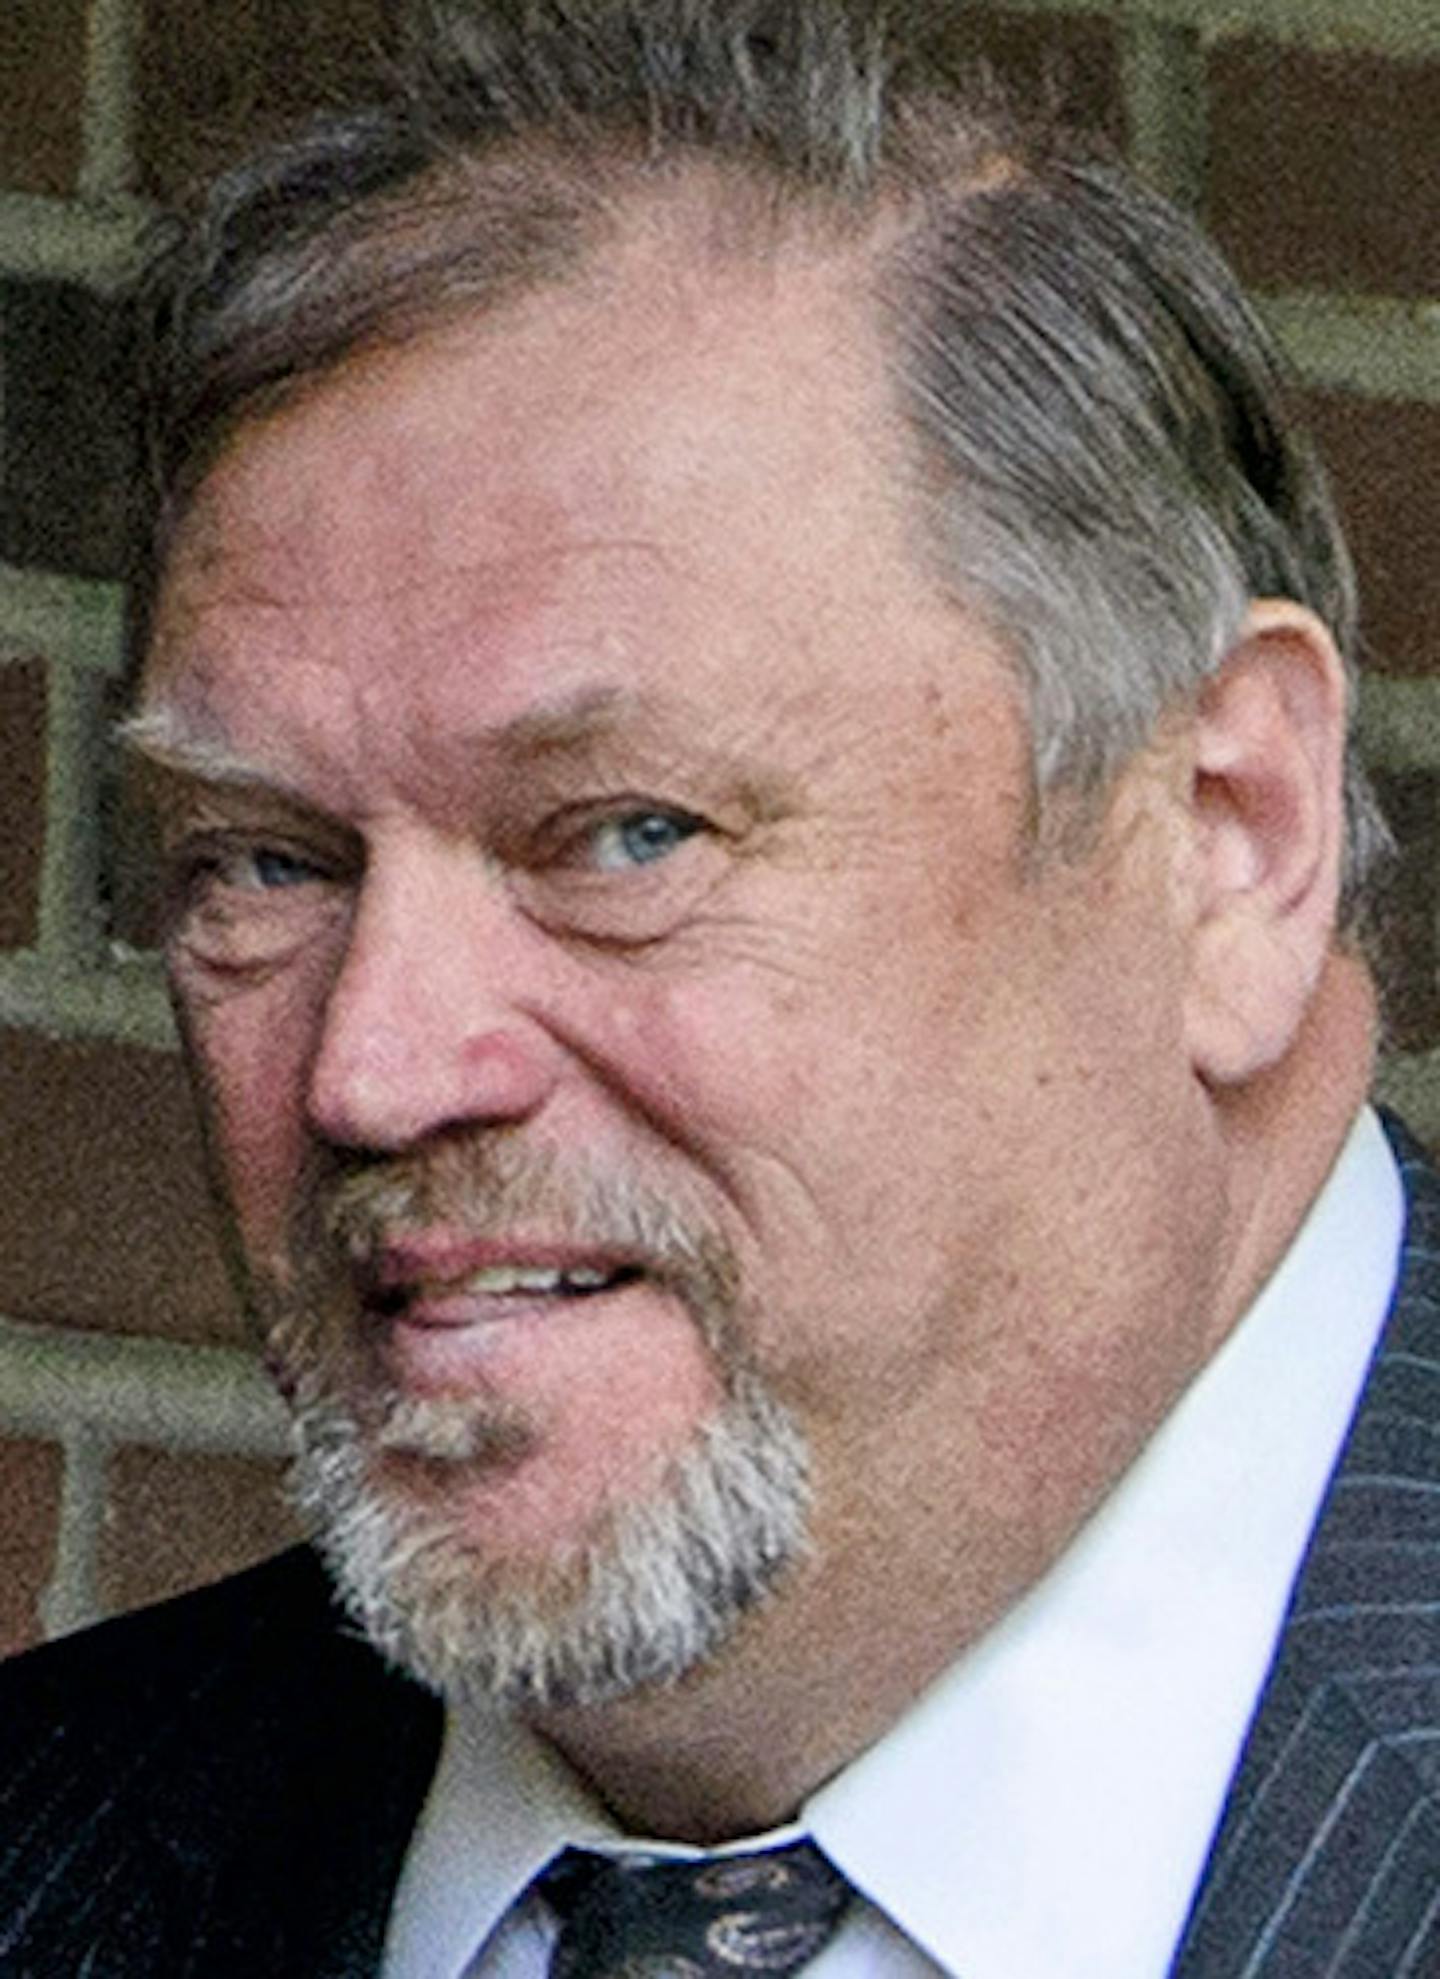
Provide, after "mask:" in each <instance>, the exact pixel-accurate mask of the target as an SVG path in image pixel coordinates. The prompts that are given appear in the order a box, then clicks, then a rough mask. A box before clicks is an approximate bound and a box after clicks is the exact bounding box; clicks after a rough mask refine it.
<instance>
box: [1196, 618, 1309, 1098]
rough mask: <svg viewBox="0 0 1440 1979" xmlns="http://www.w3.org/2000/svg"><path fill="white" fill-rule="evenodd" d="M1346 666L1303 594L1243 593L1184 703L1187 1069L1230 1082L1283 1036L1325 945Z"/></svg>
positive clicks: (1271, 1059)
mask: <svg viewBox="0 0 1440 1979" xmlns="http://www.w3.org/2000/svg"><path fill="white" fill-rule="evenodd" d="M1345 719H1346V682H1345V669H1344V666H1343V664H1342V662H1341V659H1340V656H1339V654H1338V653H1337V651H1336V649H1335V642H1334V640H1333V639H1332V638H1331V636H1330V634H1329V632H1328V631H1327V630H1326V628H1325V626H1324V625H1323V624H1322V623H1321V621H1320V620H1319V619H1318V618H1316V617H1315V615H1314V614H1313V613H1312V612H1310V611H1307V610H1306V609H1305V608H1304V607H1303V606H1302V605H1297V604H1294V603H1291V602H1289V601H1288V600H1279V599H1265V600H1261V601H1259V602H1257V603H1255V604H1253V605H1252V606H1251V608H1250V611H1249V612H1248V614H1247V616H1246V620H1245V624H1244V627H1243V629H1242V631H1241V635H1240V638H1239V639H1238V640H1237V641H1236V644H1235V646H1234V647H1233V649H1232V650H1231V652H1230V653H1229V654H1228V656H1227V657H1226V660H1225V663H1224V665H1223V666H1222V667H1221V669H1220V671H1219V673H1218V674H1216V676H1215V677H1214V678H1213V679H1212V680H1211V681H1210V682H1209V683H1208V684H1207V686H1206V687H1205V689H1204V691H1203V692H1202V694H1201V696H1200V699H1199V703H1198V705H1197V707H1196V710H1195V716H1194V730H1193V755H1192V756H1191V759H1190V773H1191V776H1192V787H1191V793H1190V802H1191V826H1192V830H1193V834H1194V837H1193V849H1194V853H1195V867H1194V872H1195V875H1196V882H1197V883H1196V888H1195V892H1194V895H1193V896H1192V897H1193V900H1194V910H1195V921H1194V926H1193V930H1192V939H1193V946H1192V950H1191V957H1190V962H1191V967H1190V974H1189V984H1188V993H1187V1001H1186V1026H1187V1042H1188V1045H1189V1049H1190V1054H1191V1061H1192V1063H1193V1065H1194V1067H1195V1070H1196V1072H1197V1074H1198V1075H1199V1076H1200V1078H1202V1079H1203V1080H1205V1081H1206V1083H1207V1084H1210V1085H1212V1086H1226V1085H1238V1084H1241V1083H1243V1082H1244V1081H1245V1080H1247V1079H1250V1078H1253V1077H1254V1076H1255V1075H1256V1074H1257V1073H1259V1072H1261V1071H1263V1070H1264V1069H1265V1068H1266V1067H1267V1066H1269V1065H1272V1064H1274V1063H1276V1062H1277V1061H1278V1060H1279V1059H1280V1058H1281V1057H1283V1056H1284V1054H1285V1052H1286V1051H1287V1050H1288V1049H1289V1047H1290V1045H1291V1043H1292V1042H1293V1040H1294V1038H1295V1035H1296V1033H1297V1031H1298V1030H1299V1027H1300V1023H1301V1020H1302V1019H1303V1017H1304V1015H1305V1012H1306V1009H1307V1007H1308V1005H1309V1001H1310V997H1311V994H1312V992H1313V990H1314V988H1315V985H1316V983H1317V981H1318V979H1319V975H1320V971H1321V968H1322V966H1323V964H1324V961H1325V958H1326V955H1327V954H1328V953H1329V950H1330V947H1331V944H1332V941H1333V938H1334V925H1335V911H1336V902H1337V900H1338V897H1339V871H1340V854H1341V843H1342V838H1343V833H1344V796H1343V775H1344V754H1345Z"/></svg>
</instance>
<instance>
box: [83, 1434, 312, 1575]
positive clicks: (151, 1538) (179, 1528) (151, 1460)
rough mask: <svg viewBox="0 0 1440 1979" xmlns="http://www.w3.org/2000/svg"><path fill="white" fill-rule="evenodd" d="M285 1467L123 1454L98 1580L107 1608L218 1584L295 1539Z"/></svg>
mask: <svg viewBox="0 0 1440 1979" xmlns="http://www.w3.org/2000/svg"><path fill="white" fill-rule="evenodd" d="M283 1473H284V1466H283V1465H282V1464H279V1463H273V1462H259V1461H256V1460H253V1459H250V1458H244V1457H198V1456H184V1455H179V1454H177V1453H174V1452H171V1451H165V1450H142V1449H124V1450H117V1451H116V1452H115V1453H114V1455H113V1456H112V1457H111V1459H110V1467H109V1477H108V1483H109V1491H108V1497H107V1505H106V1515H105V1527H104V1531H103V1533H102V1535H101V1542H100V1559H99V1579H100V1589H101V1594H102V1598H103V1600H104V1603H105V1606H106V1608H107V1609H109V1610H119V1609H126V1608H137V1607H139V1606H141V1605H142V1604H143V1603H145V1602H147V1601H162V1600H164V1599H165V1598H166V1597H167V1596H169V1595H172V1594H181V1593H183V1592H184V1591H185V1590H186V1589H187V1588H191V1587H198V1586H200V1585H201V1584H202V1583H204V1582H206V1581H212V1580H218V1579H219V1578H220V1576H221V1575H222V1574H228V1573H234V1572H236V1571H237V1570H238V1569H239V1568H241V1567H246V1566H249V1565H250V1564H251V1563H252V1562H254V1561H256V1560H260V1559H263V1558H264V1557H265V1556H266V1555H267V1554H270V1553H275V1552H278V1551H279V1550H280V1548H281V1547H283V1546H288V1545H289V1544H290V1543H291V1542H292V1540H294V1539H295V1538H297V1537H298V1533H299V1529H298V1527H297V1525H296V1522H295V1519H294V1517H293V1515H292V1514H291V1512H290V1511H289V1510H288V1508H287V1507H286V1506H285V1504H284V1502H283V1499H282V1497H281V1492H280V1480H281V1478H282V1476H283Z"/></svg>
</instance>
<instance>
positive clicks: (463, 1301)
mask: <svg viewBox="0 0 1440 1979" xmlns="http://www.w3.org/2000/svg"><path fill="white" fill-rule="evenodd" d="M641 1275H642V1273H641V1268H640V1266H639V1265H637V1264H636V1263H634V1262H633V1261H631V1260H630V1259H626V1258H617V1257H613V1256H605V1255H602V1254H597V1253H595V1252H593V1251H589V1250H587V1251H584V1252H577V1251H574V1250H570V1249H567V1248H565V1247H561V1246H555V1245H543V1244H537V1245H532V1244H524V1245H521V1244H505V1245H499V1244H495V1243H493V1242H492V1243H483V1244H480V1243H470V1244H459V1245H456V1244H447V1243H443V1242H429V1243H426V1242H407V1243H403V1244H397V1245H393V1246H391V1247H388V1248H386V1249H384V1250H382V1251H381V1252H380V1253H379V1254H378V1256H377V1257H375V1258H374V1259H373V1260H372V1262H371V1264H370V1267H369V1269H368V1270H367V1271H365V1272H363V1273H362V1275H361V1296H362V1300H363V1303H364V1304H365V1306H366V1308H367V1309H368V1310H369V1311H371V1312H373V1313H375V1314H376V1316H377V1317H379V1318H382V1319H387V1320H399V1321H403V1322H405V1323H407V1324H409V1325H412V1326H465V1325H473V1324H477V1323H480V1322H483V1321H484V1320H486V1319H487V1318H490V1319H501V1318H506V1317H513V1316H514V1315H515V1314H516V1313H517V1312H518V1311H519V1309H521V1308H523V1307H535V1306H543V1305H546V1304H549V1303H550V1302H552V1301H553V1302H568V1301H572V1300H579V1299H591V1298H595V1297H597V1296H598V1295H600V1294H602V1293H605V1292H609V1291H614V1290H616V1289H618V1288H619V1287H620V1286H622V1285H627V1284H630V1283H633V1282H634V1280H636V1279H637V1278H639V1277H640V1276H641Z"/></svg>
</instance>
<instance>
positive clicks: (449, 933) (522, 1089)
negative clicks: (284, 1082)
mask: <svg viewBox="0 0 1440 1979" xmlns="http://www.w3.org/2000/svg"><path fill="white" fill-rule="evenodd" d="M544 942H545V937H544V936H543V934H542V933H541V931H540V930H538V929H536V928H535V927H533V926H532V925H531V924H530V923H528V922H527V921H525V919H524V917H523V916H522V915H521V914H520V913H519V912H518V910H517V909H516V908H515V906H514V904H513V903H512V902H511V900H510V899H509V897H508V894H507V892H506V890H505V887H504V883H503V879H501V878H499V877H497V876H496V875H494V874H493V873H491V872H489V871H488V870H487V869H485V868H484V867H483V866H482V865H481V863H480V861H479V859H478V858H477V857H476V856H475V855H473V854H469V853H466V852H464V851H463V850H462V851H458V852H448V851H442V850H440V849H435V848H432V849H431V850H430V851H429V852H428V854H426V855H424V856H415V857H411V858H408V859H402V858H398V857H397V858H395V859H393V860H390V861H388V862H385V861H380V860H372V863H371V866H370V868H369V869H368V870H367V872H366V874H365V876H364V879H363V881H362V882H361V886H360V894H359V898H358V901H357V903H356V906H355V909H354V913H353V918H352V921H351V925H350V930H349V940H348V944H347V946H346V949H345V953H344V956H343V959H342V960H341V962H340V965H339V968H338V970H337V973H336V975H335V977H334V979H333V981H332V983H331V985H330V988H329V992H328V995H327V997H326V1001H325V1005H324V1009H323V1014H322V1018H321V1025H320V1033H319V1038H318V1042H317V1046H316V1050H315V1054H314V1057H313V1059H312V1062H311V1070H310V1089H309V1114H310V1122H311V1125H312V1127H313V1129H314V1131H315V1132H316V1133H318V1134H319V1135H321V1136H322V1137H323V1138H324V1139H325V1140H328V1141H330V1142H331V1143H332V1144H334V1145H336V1146H343V1147H350V1148H362V1149H366V1150H368V1151H372V1152H376V1153H395V1152H399V1151H400V1150H402V1149H404V1148H407V1147H411V1146H413V1145H415V1144H416V1143H417V1142H419V1141H423V1140H425V1139H426V1138H427V1137H429V1136H430V1135H433V1134H436V1133H439V1132H442V1131H444V1130H445V1129H446V1128H450V1127H457V1126H476V1125H486V1124H490V1125H509V1124H514V1123H517V1122H519V1121H523V1120H525V1119H527V1118H529V1117H530V1116H531V1115H533V1114H535V1113H537V1112H538V1111H539V1110H540V1109H541V1108H542V1107H543V1106H544V1104H545V1101H546V1100H547V1098H548V1097H549V1095H550V1093H551V1091H552V1090H553V1089H554V1086H555V1083H556V1080H557V1078H558V1076H559V1071H560V1065H561V1060H562V1056H563V1054H562V1050H561V1047H560V1045H559V1044H558V1042H557V1041H556V1040H555V1039H554V1038H553V1037H552V1036H551V1035H550V1034H549V1033H548V1032H547V1031H546V1029H545V1026H544V1023H543V1021H542V1020H541V1018H540V1017H539V1015H538V1014H536V1012H535V1010H534V1009H532V1008H527V996H528V995H531V994H533V993H535V992H536V991H537V989H538V985H539V984H540V982H541V980H542V979H543V976H544V973H545V958H544V955H543V953H542V949H543V945H544Z"/></svg>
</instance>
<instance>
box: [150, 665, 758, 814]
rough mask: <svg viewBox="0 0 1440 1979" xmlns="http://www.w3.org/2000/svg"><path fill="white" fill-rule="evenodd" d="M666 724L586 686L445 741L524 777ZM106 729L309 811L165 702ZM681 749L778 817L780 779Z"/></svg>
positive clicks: (307, 803)
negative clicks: (545, 767) (551, 763)
mask: <svg viewBox="0 0 1440 1979" xmlns="http://www.w3.org/2000/svg"><path fill="white" fill-rule="evenodd" d="M676 726H677V725H676V723H675V718H674V712H673V711H672V710H670V709H667V708H666V706H665V705H664V702H663V700H662V701H659V702H657V701H656V700H655V699H654V697H652V696H649V695H638V694H635V693H633V692H631V691H629V690H627V689H624V688H619V687H606V686H595V687H584V688H580V689H577V690H576V691H575V692H574V693H573V694H570V695H566V696H562V697H560V698H559V699H557V700H556V701H555V703H554V704H553V705H550V706H542V707H538V708H532V709H527V710H526V711H525V713H523V714H520V715H516V716H513V717H512V718H511V719H510V720H508V721H505V722H502V723H498V724H497V725H495V726H494V727H491V728H486V729H483V730H481V731H479V732H478V733H477V734H476V735H475V736H473V737H466V738H454V737H449V738H446V740H447V741H448V742H450V743H451V744H452V746H453V745H454V744H455V743H456V742H457V741H458V743H459V746H460V747H462V748H463V749H464V750H465V752H466V753H467V754H473V755H474V756H475V757H476V759H477V761H478V760H484V759H489V760H490V761H491V762H492V763H493V764H494V765H496V766H497V767H499V768H500V769H501V771H502V774H508V775H521V776H524V775H525V774H526V773H527V772H528V773H532V774H533V773H534V772H535V771H537V770H540V769H541V768H542V767H543V765H544V764H545V763H546V762H547V761H551V762H553V761H558V760H562V759H564V758H566V757H586V756H594V757H600V758H603V757H604V756H605V755H606V754H607V752H608V751H610V750H612V749H613V750H615V751H617V752H618V751H623V750H625V749H626V748H627V745H633V744H634V742H635V740H636V738H637V737H639V738H643V739H648V740H650V741H652V742H659V743H661V744H662V745H669V746H671V747H674V743H673V741H672V738H673V736H674V734H675V731H676ZM115 734H116V740H117V741H118V743H119V744H120V745H121V747H122V748H123V749H124V750H125V752H126V753H127V755H129V756H130V757H131V758H133V759H135V760H136V761H137V762H138V764H140V765H141V766H142V767H144V768H149V769H152V770H159V771H162V772H167V773H168V774H169V775H171V776H173V777H177V778H179V779H182V780H184V781H187V782H190V783H194V784H197V785H200V786H203V787H206V788H209V789H212V790H221V789H230V790H237V791H245V792H251V793H254V794H256V795H261V796H268V797H272V798H275V799H279V800H282V801H283V802H285V803H286V804H290V805H294V806H296V807H298V808H301V809H305V810H310V809H313V798H312V797H311V796H310V795H309V793H307V792H306V791H305V790H304V789H303V788H301V787H300V786H299V785H298V784H296V783H295V782H294V781H292V780H291V779H290V778H288V777H286V776H285V775H284V774H283V772H280V771H277V770H276V769H275V768H274V767H273V766H272V765H269V764H266V763H263V762H258V761H255V760H253V759H251V758H250V757H248V756H246V755H244V754H243V753H242V752H240V751H238V750H236V749H234V748H233V747H231V745H230V744H229V743H228V742H226V741H225V740H224V738H223V736H219V735H216V734H214V733H210V732H207V731H206V730H205V729H204V728H201V727H197V726H196V725H195V724H194V723H193V721H192V720H191V719H190V718H189V717H188V716H187V715H186V714H185V713H183V712H182V711H181V710H180V709H179V708H177V707H175V706H174V705H173V704H172V703H167V702H160V703H158V704H157V705H155V706H153V707H151V708H149V709H144V710H142V711H141V712H140V713H138V714H136V715H133V716H131V717H130V718H129V719H128V720H126V721H123V722H121V723H120V724H119V725H118V726H117V728H116V731H115ZM683 753H684V754H685V755H686V756H689V757H692V758H694V759H695V760H696V761H697V764H698V767H700V768H701V769H702V771H703V772H704V773H706V774H707V775H708V776H710V777H712V778H715V779H718V780H723V781H725V782H727V783H729V784H731V785H733V786H735V788H736V789H737V791H738V792H740V793H743V795H744V796H745V797H746V798H747V800H748V801H749V804H750V806H751V807H752V808H753V809H754V810H755V812H756V814H757V815H767V814H768V815H772V816H778V815H781V814H783V812H784V811H785V810H786V809H787V808H788V803H787V798H788V796H789V794H790V793H789V791H788V779H785V778H783V777H780V776H777V775H775V774H774V773H771V772H765V771H757V768H756V766H755V765H754V764H753V763H750V762H747V761H745V760H744V759H743V758H741V757H740V756H737V755H735V754H732V753H731V752H729V751H727V750H725V749H723V748H718V747H716V746H715V745H714V743H713V741H712V740H711V739H709V738H706V739H705V740H703V741H702V742H701V743H700V745H699V746H698V747H697V746H695V745H694V744H693V743H691V742H690V741H689V739H688V737H687V739H686V741H685V743H684V745H683Z"/></svg>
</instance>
